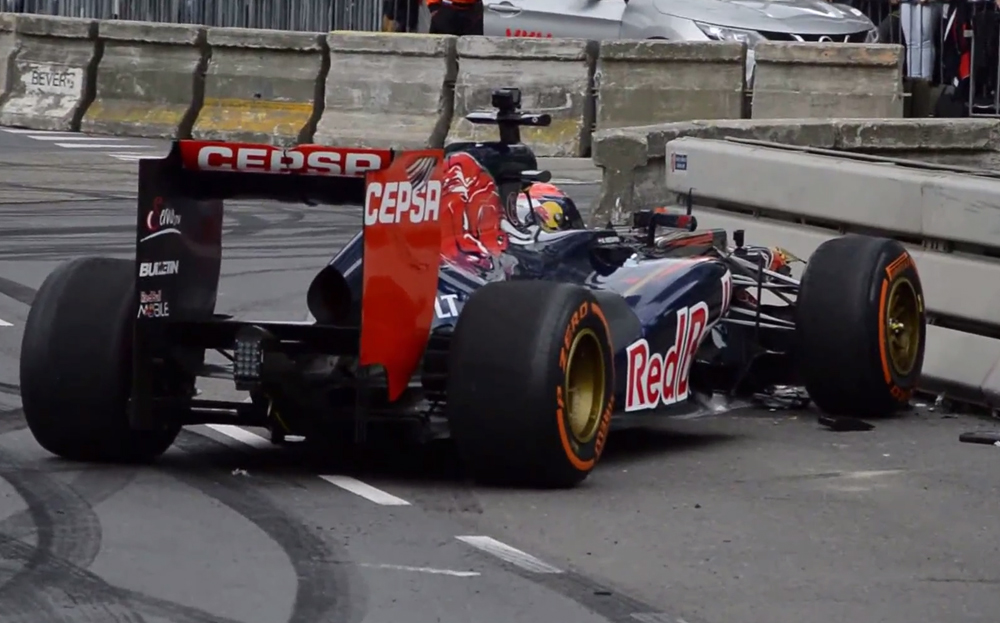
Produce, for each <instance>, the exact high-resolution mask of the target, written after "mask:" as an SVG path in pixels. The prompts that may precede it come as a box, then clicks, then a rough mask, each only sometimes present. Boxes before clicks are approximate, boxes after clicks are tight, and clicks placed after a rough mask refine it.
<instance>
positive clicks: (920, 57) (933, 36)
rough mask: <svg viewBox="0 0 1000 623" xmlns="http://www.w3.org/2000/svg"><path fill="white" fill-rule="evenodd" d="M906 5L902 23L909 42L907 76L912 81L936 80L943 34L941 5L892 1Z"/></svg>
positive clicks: (921, 0)
mask: <svg viewBox="0 0 1000 623" xmlns="http://www.w3.org/2000/svg"><path fill="white" fill-rule="evenodd" d="M892 3H893V4H902V6H901V7H900V11H899V20H900V22H901V23H902V26H903V40H904V42H905V43H906V73H907V75H908V76H909V77H910V78H919V79H923V80H928V81H930V80H932V79H933V77H934V60H935V54H936V52H937V45H936V41H937V39H938V38H939V37H940V32H941V4H940V3H938V2H932V1H929V0H892Z"/></svg>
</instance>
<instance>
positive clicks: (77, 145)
mask: <svg viewBox="0 0 1000 623" xmlns="http://www.w3.org/2000/svg"><path fill="white" fill-rule="evenodd" d="M112 140H113V139H112ZM56 146H58V147H65V148H66V149H150V148H149V147H147V146H146V145H115V144H112V143H107V142H105V143H101V144H98V145H95V144H93V143H56Z"/></svg>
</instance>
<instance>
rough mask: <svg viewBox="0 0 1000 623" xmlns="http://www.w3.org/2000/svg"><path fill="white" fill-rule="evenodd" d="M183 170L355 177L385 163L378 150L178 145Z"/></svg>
mask: <svg viewBox="0 0 1000 623" xmlns="http://www.w3.org/2000/svg"><path fill="white" fill-rule="evenodd" d="M181 149H182V157H183V160H184V165H185V167H186V168H193V169H197V170H199V171H231V172H232V171H242V172H247V173H285V174H298V175H331V176H341V177H359V176H363V175H364V174H365V173H366V172H368V171H378V170H381V169H382V168H383V165H384V164H385V163H386V162H387V161H388V153H387V152H386V153H383V152H382V151H380V150H364V149H338V148H335V147H319V146H311V145H304V146H300V147H296V148H294V149H282V148H281V147H274V146H270V145H238V144H212V143H208V144H203V143H197V142H194V143H190V144H187V145H184V144H182V147H181Z"/></svg>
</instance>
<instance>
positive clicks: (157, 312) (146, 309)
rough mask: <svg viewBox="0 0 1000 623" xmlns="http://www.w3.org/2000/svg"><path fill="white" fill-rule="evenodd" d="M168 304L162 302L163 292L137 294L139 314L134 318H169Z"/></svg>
mask: <svg viewBox="0 0 1000 623" xmlns="http://www.w3.org/2000/svg"><path fill="white" fill-rule="evenodd" d="M169 317H170V304H169V303H168V302H167V301H164V300H163V291H162V290H154V291H152V292H140V293H139V313H138V315H137V316H136V318H169Z"/></svg>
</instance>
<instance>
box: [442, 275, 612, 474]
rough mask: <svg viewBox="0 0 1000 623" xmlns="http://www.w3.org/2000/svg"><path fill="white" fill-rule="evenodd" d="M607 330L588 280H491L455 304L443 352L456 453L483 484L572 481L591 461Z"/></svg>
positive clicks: (605, 416) (601, 416) (604, 415)
mask: <svg viewBox="0 0 1000 623" xmlns="http://www.w3.org/2000/svg"><path fill="white" fill-rule="evenodd" d="M614 380H615V377H614V358H613V351H612V346H611V339H610V331H609V328H608V325H607V321H606V320H605V317H604V313H603V311H602V310H601V307H600V305H599V304H598V302H597V299H596V298H595V297H594V296H593V294H591V293H590V292H589V291H588V290H586V289H583V288H580V287H577V286H572V285H567V284H557V283H552V282H544V281H530V282H528V281H522V282H517V281H515V282H501V283H492V284H488V285H486V286H484V287H483V288H481V289H479V290H477V291H476V292H475V293H474V294H473V295H472V297H471V298H470V299H469V301H468V302H467V303H466V305H465V306H464V308H463V309H462V312H461V315H460V316H459V319H458V324H457V325H456V327H455V332H454V335H453V338H452V343H451V352H450V355H449V380H448V398H447V401H448V418H449V426H450V428H451V433H452V437H453V438H454V439H455V443H456V445H457V446H458V450H459V454H460V455H461V456H462V459H463V461H464V463H465V464H466V466H467V467H468V468H469V469H470V470H471V471H472V473H473V475H474V476H475V477H476V479H477V480H479V481H480V482H483V483H490V484H511V485H527V486H538V487H572V486H574V485H577V484H579V483H580V482H581V481H583V480H584V479H585V478H586V477H587V476H588V475H589V474H590V472H591V471H592V470H593V469H594V466H595V465H596V464H597V461H598V460H599V459H600V456H601V453H602V452H603V450H604V444H605V442H606V441H607V436H608V429H609V428H610V425H611V415H612V412H613V410H614V387H615V383H614Z"/></svg>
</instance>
